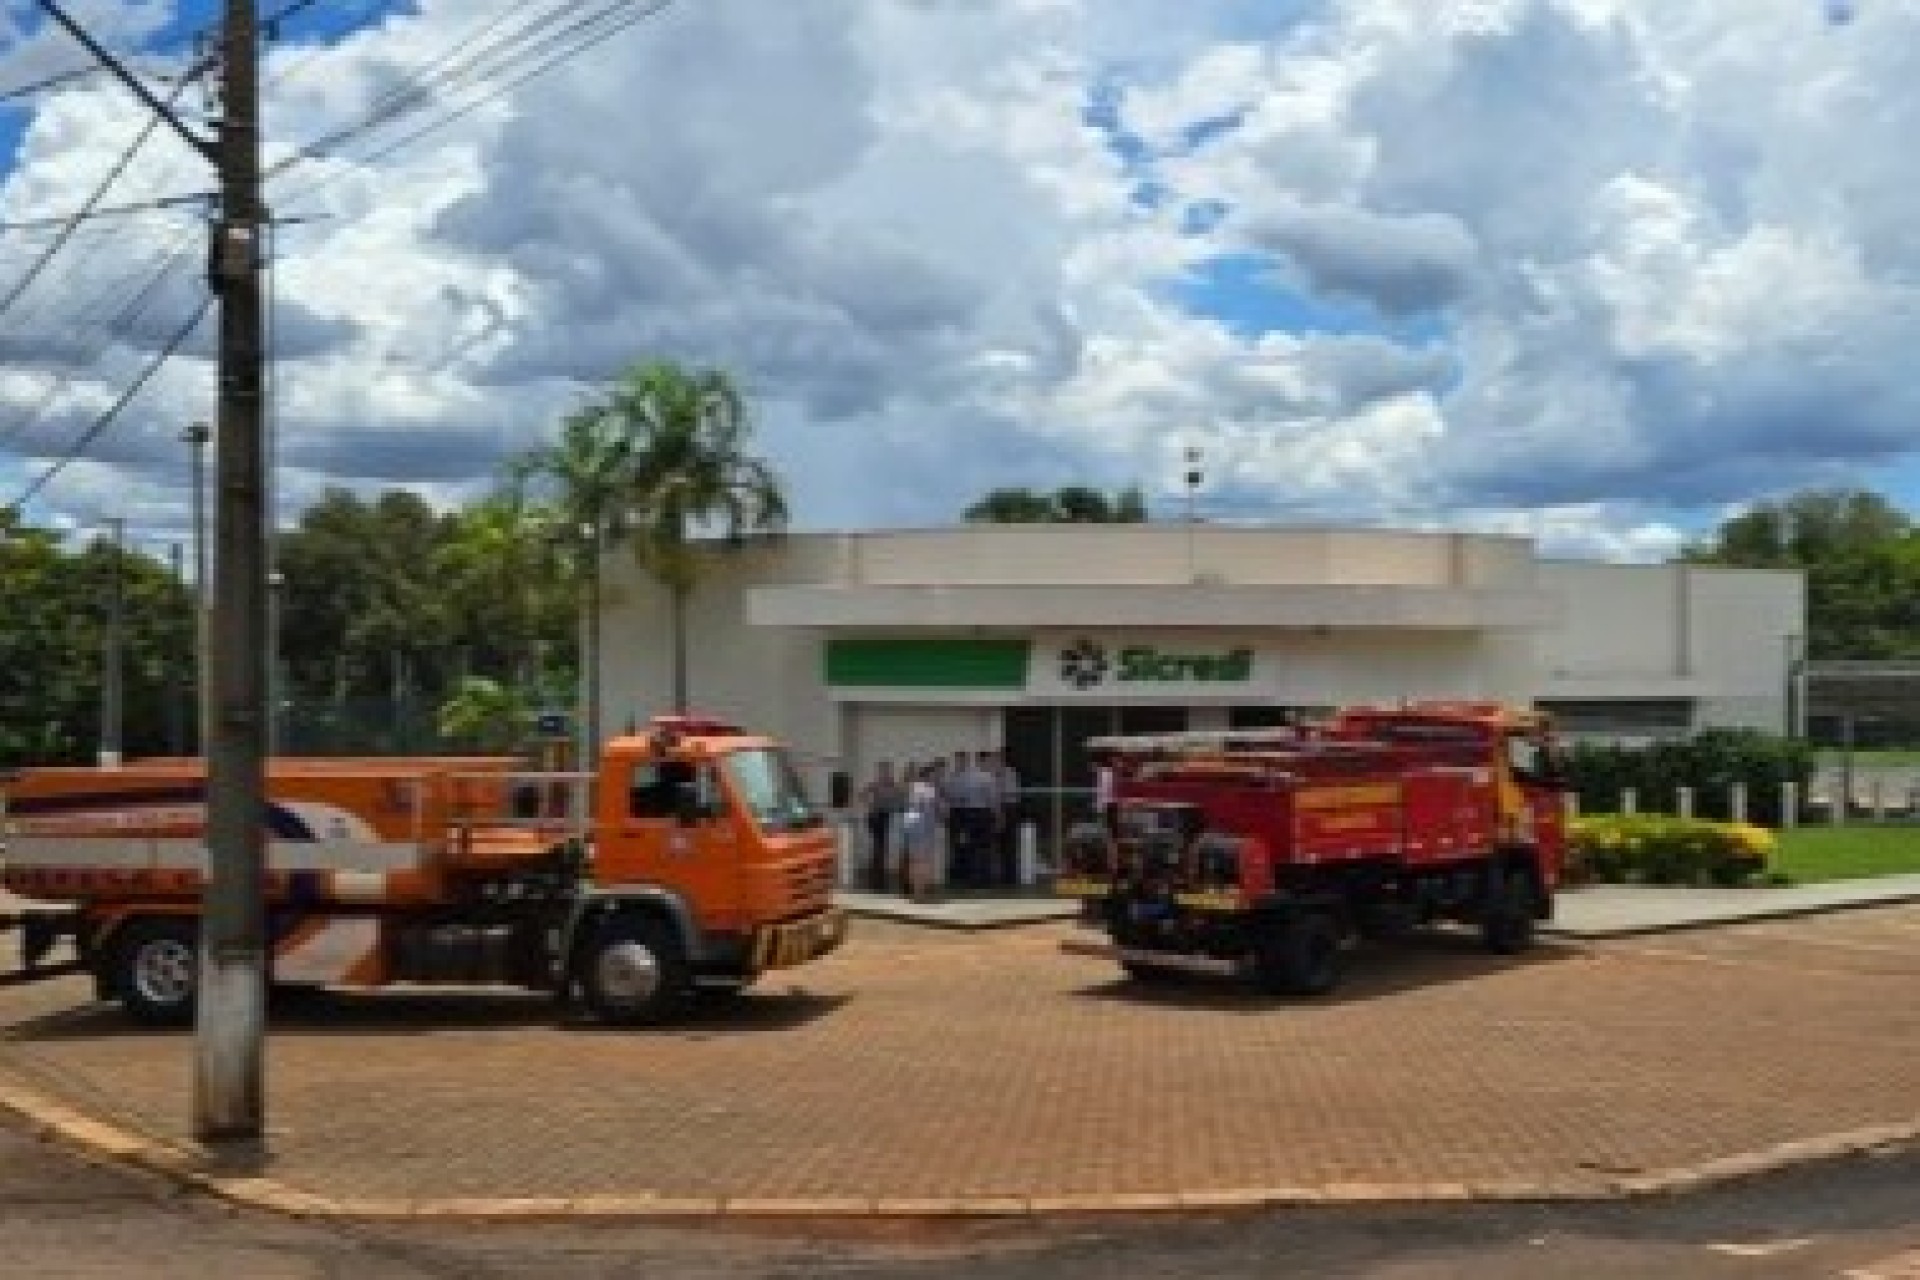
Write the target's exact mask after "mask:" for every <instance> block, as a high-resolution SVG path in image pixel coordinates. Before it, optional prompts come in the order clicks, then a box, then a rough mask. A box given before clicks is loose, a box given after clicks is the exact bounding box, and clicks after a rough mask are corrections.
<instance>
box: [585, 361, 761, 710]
mask: <svg viewBox="0 0 1920 1280" xmlns="http://www.w3.org/2000/svg"><path fill="white" fill-rule="evenodd" d="M604 411H605V412H606V413H607V414H608V416H610V417H613V418H615V419H617V420H618V421H619V422H620V423H621V424H622V427H623V428H624V430H625V432H626V441H627V447H628V449H629V451H630V452H629V455H628V459H627V471H626V496H627V499H628V502H629V511H630V513H631V514H632V517H633V519H634V521H635V524H634V527H633V530H632V536H633V539H634V551H635V553H636V555H637V556H638V557H639V560H640V563H641V565H642V566H643V567H644V568H645V569H646V570H647V572H648V573H650V574H651V575H652V576H653V577H654V578H655V580H657V581H658V582H659V583H660V584H661V585H662V586H663V587H665V588H666V589H667V592H668V596H669V599H670V602H671V605H670V607H671V612H672V618H671V630H672V636H673V668H672V670H673V707H674V710H675V711H677V712H685V711H686V709H687V598H688V597H689V596H690V595H691V594H692V593H693V589H694V586H695V583H696V581H697V579H698V577H699V561H698V557H697V556H696V555H695V553H694V547H693V542H692V539H693V535H694V534H695V533H696V532H698V531H700V530H703V529H705V530H716V531H718V532H719V533H720V535H721V536H722V538H723V539H724V545H726V546H728V547H738V546H740V545H742V544H743V543H744V542H745V541H746V540H747V539H748V538H749V537H753V536H758V535H772V536H778V535H779V534H780V533H782V532H784V530H785V529H786V525H787V502H786V497H785V495H784V494H783V493H782V492H781V486H780V481H779V479H778V477H777V476H776V475H775V474H774V472H773V469H772V468H771V467H770V466H769V465H768V464H767V463H766V462H765V461H764V460H762V459H760V458H758V457H755V456H753V455H751V454H750V453H748V452H747V437H748V435H749V434H750V433H751V427H750V425H749V423H748V421H747V412H746V406H745V404H744V403H743V401H742V400H741V397H740V392H739V390H738V389H737V388H736V387H735V386H734V384H733V381H732V380H731V379H730V378H728V377H727V375H726V374H724V373H722V372H720V371H718V370H715V369H692V370H689V369H683V368H681V367H680V366H678V365H675V364H669V363H665V362H659V361H656V362H652V363H648V364H642V365H637V366H635V367H634V368H632V369H630V370H628V371H627V372H626V373H625V374H623V375H622V376H621V378H620V379H619V381H618V382H617V383H615V385H614V387H613V389H612V391H611V392H610V394H609V395H608V397H607V400H606V402H605V405H604Z"/></svg>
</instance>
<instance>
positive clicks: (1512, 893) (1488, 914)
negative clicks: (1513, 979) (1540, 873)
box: [1480, 868, 1534, 956]
mask: <svg viewBox="0 0 1920 1280" xmlns="http://www.w3.org/2000/svg"><path fill="white" fill-rule="evenodd" d="M1494 875H1495V876H1497V877H1498V878H1497V879H1493V881H1492V883H1491V884H1489V885H1488V887H1487V900H1486V902H1485V904H1484V905H1482V907H1481V909H1480V945H1482V946H1483V947H1485V948H1486V949H1487V950H1488V951H1491V952H1493V953H1494V954H1495V955H1501V956H1513V955H1519V954H1520V953H1521V952H1522V951H1525V950H1527V949H1528V948H1529V947H1531V946H1532V945H1533V936H1534V928H1533V924H1534V920H1533V877H1532V876H1530V875H1528V874H1527V873H1526V872H1525V871H1521V870H1518V869H1515V868H1508V869H1507V870H1505V871H1501V872H1495V873H1494Z"/></svg>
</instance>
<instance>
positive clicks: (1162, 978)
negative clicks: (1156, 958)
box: [1120, 960, 1181, 987]
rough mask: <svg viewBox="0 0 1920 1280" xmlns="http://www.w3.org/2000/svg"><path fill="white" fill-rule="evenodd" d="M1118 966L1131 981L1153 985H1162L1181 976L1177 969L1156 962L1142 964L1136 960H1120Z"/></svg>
mask: <svg viewBox="0 0 1920 1280" xmlns="http://www.w3.org/2000/svg"><path fill="white" fill-rule="evenodd" d="M1120 967H1121V968H1122V969H1124V970H1125V971H1126V974H1127V977H1128V978H1130V979H1132V980H1133V981H1135V982H1139V983H1144V984H1148V985H1153V986H1162V987H1164V986H1166V985H1167V984H1168V983H1170V982H1175V981H1177V980H1179V978H1180V976H1181V975H1180V971H1179V970H1178V969H1165V968H1162V967H1161V966H1159V965H1157V964H1142V963H1140V961H1138V960H1122V961H1121V962H1120Z"/></svg>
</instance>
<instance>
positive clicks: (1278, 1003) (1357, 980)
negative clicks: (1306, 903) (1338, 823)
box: [1073, 934, 1583, 1014]
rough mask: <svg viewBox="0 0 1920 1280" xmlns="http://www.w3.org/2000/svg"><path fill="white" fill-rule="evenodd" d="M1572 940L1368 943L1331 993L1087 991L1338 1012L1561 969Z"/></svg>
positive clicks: (1224, 984)
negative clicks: (1503, 951)
mask: <svg viewBox="0 0 1920 1280" xmlns="http://www.w3.org/2000/svg"><path fill="white" fill-rule="evenodd" d="M1582 952H1583V948H1581V947H1580V946H1578V945H1575V944H1572V943H1564V942H1539V943H1536V944H1535V945H1534V947H1533V949H1532V950H1530V951H1528V952H1526V953H1525V954H1523V955H1517V956H1500V955H1492V954H1489V953H1488V952H1487V951H1485V950H1483V949H1482V948H1481V946H1480V943H1479V941H1478V939H1476V938H1474V937H1472V936H1470V935H1468V934H1430V935H1427V936H1425V937H1419V938H1414V939H1409V940H1407V941H1402V942H1366V943H1362V944H1360V945H1359V946H1357V947H1355V948H1354V949H1353V950H1352V951H1350V952H1349V953H1348V955H1347V967H1346V974H1345V976H1344V977H1343V978H1342V979H1341V982H1340V986H1339V987H1338V988H1337V989H1336V990H1335V991H1334V992H1333V993H1332V994H1330V995H1324V996H1275V995H1267V994H1265V993H1264V992H1261V991H1260V990H1258V989H1257V988H1255V987H1254V986H1253V984H1252V983H1250V982H1247V981H1244V980H1241V979H1235V978H1227V977H1218V978H1216V977H1210V976H1207V975H1205V974H1186V973H1168V974H1164V975H1158V976H1156V977H1154V978H1152V979H1149V980H1141V979H1137V978H1130V977H1127V976H1125V975H1124V974H1118V973H1116V975H1115V977H1114V979H1113V980H1112V981H1110V982H1101V983H1097V984H1095V985H1092V986H1087V987H1082V988H1080V989H1079V990H1077V991H1075V992H1073V994H1074V995H1076V996H1079V997H1081V998H1083V999H1089V1000H1108V1001H1113V1002H1115V1003H1118V1004H1133V1005H1141V1006H1143V1007H1149V1008H1163V1009H1173V1008H1178V1009H1193V1010H1200V1011H1206V1012H1216V1013H1240V1014H1259V1013H1270V1012H1276V1011H1279V1010H1283V1009H1289V1008H1302V1009H1307V1008H1330V1007H1333V1006H1338V1005H1343V1004H1358V1003H1361V1002H1363V1001H1367V1000H1379V999H1384V998H1390V997H1393V996H1399V995H1403V994H1407V993H1409V992H1417V991H1419V990H1422V989H1423V988H1432V987H1438V986H1443V985H1445V984H1448V983H1454V982H1469V981H1472V980H1474V979H1478V978H1491V977H1494V976H1497V975H1499V974H1502V973H1511V972H1514V971H1516V970H1521V969H1533V968H1538V967H1540V966H1542V965H1551V964H1558V963H1559V962H1561V961H1563V960H1570V959H1573V958H1574V957H1576V956H1578V955H1580V954H1582Z"/></svg>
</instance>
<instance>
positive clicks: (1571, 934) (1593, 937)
mask: <svg viewBox="0 0 1920 1280" xmlns="http://www.w3.org/2000/svg"><path fill="white" fill-rule="evenodd" d="M1915 902H1920V892H1905V891H1903V892H1900V893H1891V894H1887V895H1886V896H1884V897H1879V898H1858V899H1852V898H1850V899H1847V900H1845V901H1842V902H1805V903H1795V904H1791V905H1784V906H1774V907H1769V906H1764V905H1762V906H1757V907H1755V908H1754V909H1752V910H1751V911H1748V912H1745V913H1743V914H1741V915H1737V916H1718V917H1712V918H1696V919H1690V920H1667V921H1662V922H1661V923H1659V924H1622V925H1602V926H1600V927H1597V928H1585V929H1583V928H1569V927H1567V926H1565V925H1559V924H1555V923H1553V922H1552V921H1546V922H1543V923H1542V924H1541V925H1540V933H1541V935H1542V936H1545V937H1553V938H1560V939H1563V940H1565V941H1567V942H1604V941H1607V940H1608V939H1611V938H1647V937H1653V936H1655V935H1657V934H1663V933H1690V932H1693V931H1695V930H1698V929H1728V928H1732V927H1734V926H1737V925H1743V924H1762V923H1764V922H1766V921H1768V920H1795V919H1800V918H1803V917H1806V916H1824V915H1831V914H1834V913H1836V912H1841V911H1868V910H1872V909H1873V908H1875V907H1898V906H1904V905H1907V904H1909V903H1915Z"/></svg>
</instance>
